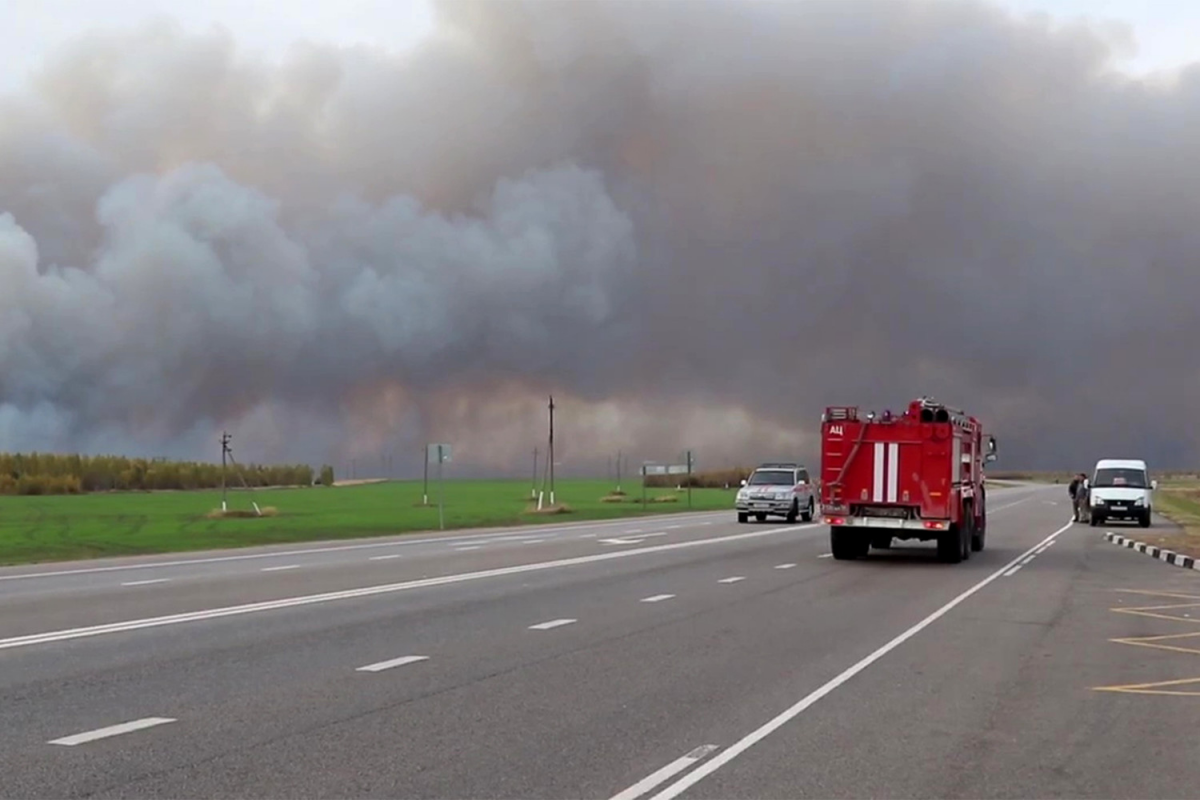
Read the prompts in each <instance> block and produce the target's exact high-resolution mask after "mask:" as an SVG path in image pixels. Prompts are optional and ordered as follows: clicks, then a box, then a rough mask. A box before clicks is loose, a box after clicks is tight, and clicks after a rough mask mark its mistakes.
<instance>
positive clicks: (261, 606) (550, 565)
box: [0, 498, 1070, 650]
mask: <svg viewBox="0 0 1200 800" xmlns="http://www.w3.org/2000/svg"><path fill="white" fill-rule="evenodd" d="M1028 500H1029V498H1026V499H1025V500H1020V501H1017V502H1015V503H1009V504H1008V505H1005V506H1001V507H1000V508H999V509H996V510H997V511H1002V510H1004V509H1006V508H1012V507H1013V506H1017V505H1020V504H1021V503H1024V502H1027V501H1028ZM816 527H819V526H818V524H817V523H815V522H813V523H807V524H803V525H787V526H784V527H782V528H767V529H766V530H762V531H749V532H747V533H734V534H730V535H728V536H714V537H712V538H711V539H693V540H690V541H686V542H674V543H672V544H657V545H651V546H649V547H640V548H638V549H636V550H616V551H611V552H607V553H599V554H596V555H590V556H575V557H573V558H560V559H556V560H554V561H541V562H536V563H533V564H519V565H517V566H513V567H499V568H497V569H487V570H480V571H478V572H463V573H458V574H456V575H444V576H442V577H438V578H422V579H419V580H415V581H404V582H401V583H385V584H377V585H375V586H365V587H361V588H358V589H346V590H343V591H338V592H325V593H323V594H311V595H300V596H297V597H286V598H283V599H281V600H267V601H265V602H259V603H246V604H244V605H238V606H224V607H220V608H209V609H205V610H202V611H189V612H185V613H182V614H171V615H168V616H163V617H146V618H143V619H133V620H126V621H124V622H111V623H107V624H104V625H91V626H88V627H84V628H66V629H63V630H57V631H47V632H45V633H34V634H28V635H25V636H14V637H11V638H8V639H0V650H7V649H9V648H13V647H29V646H31V645H37V644H46V643H48V642H63V641H68V640H70V639H82V638H84V637H89V636H103V635H106V634H110V633H123V632H125V631H133V630H141V629H143V628H156V627H160V626H163V625H179V624H183V623H187V622H198V621H200V620H209V619H219V618H221V617H231V616H236V615H240V614H254V613H258V612H260V611H275V610H278V609H281V608H293V607H296V606H305V605H312V604H315V603H329V602H333V601H336V600H347V599H350V598H358V597H371V596H374V595H379V594H390V593H393V592H403V591H407V590H409V589H424V588H428V587H432V586H445V585H447V584H453V583H463V582H466V581H474V580H483V579H486V578H496V577H502V576H507V575H519V574H521V573H525V572H539V571H541V570H547V569H559V568H562V567H574V566H579V565H582V564H594V563H597V562H600V561H609V560H611V559H616V558H631V557H633V556H641V555H647V554H649V553H665V552H670V551H674V550H685V549H688V548H691V547H708V546H709V545H716V544H726V543H728V542H739V541H744V540H749V539H758V538H763V537H766V536H777V535H779V534H781V533H795V532H797V531H802V530H811V529H813V528H816ZM1067 527H1070V526H1067ZM1064 530H1065V528H1064ZM390 546H395V545H394V543H393V544H392V545H390ZM154 566H163V565H162V564H157V565H154ZM112 569H118V568H117V567H113V568H112ZM92 571H96V572H107V571H110V570H109V569H108V568H102V569H98V570H92ZM18 577H21V576H18Z"/></svg>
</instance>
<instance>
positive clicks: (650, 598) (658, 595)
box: [642, 594, 675, 603]
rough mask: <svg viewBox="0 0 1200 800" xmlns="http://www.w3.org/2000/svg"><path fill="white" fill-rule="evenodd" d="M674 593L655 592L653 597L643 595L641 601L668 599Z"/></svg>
mask: <svg viewBox="0 0 1200 800" xmlns="http://www.w3.org/2000/svg"><path fill="white" fill-rule="evenodd" d="M674 596H675V595H673V594H656V595H654V596H653V597H643V598H642V602H643V603H661V602H662V601H663V600H670V599H671V598H672V597H674Z"/></svg>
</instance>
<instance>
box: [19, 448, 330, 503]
mask: <svg viewBox="0 0 1200 800" xmlns="http://www.w3.org/2000/svg"><path fill="white" fill-rule="evenodd" d="M221 474H222V473H221V465H220V464H213V463H208V462H202V461H167V460H163V459H147V458H128V457H125V456H84V455H63V454H58V453H0V495H46V494H84V493H89V492H138V491H154V490H172V489H173V490H181V491H188V490H195V489H218V488H220V487H221ZM314 477H316V476H315V475H314V470H313V468H312V467H310V466H309V465H307V464H244V465H238V466H233V465H232V464H231V465H229V467H227V469H226V471H225V482H226V485H228V486H229V487H231V488H240V487H241V486H242V481H243V480H244V481H245V484H246V485H247V486H249V487H251V488H254V489H259V488H264V487H269V486H312V485H313V480H314ZM333 480H334V476H333V467H331V466H329V465H325V466H323V467H322V468H321V471H320V475H319V479H318V481H317V482H318V483H319V484H322V485H325V486H332V485H333Z"/></svg>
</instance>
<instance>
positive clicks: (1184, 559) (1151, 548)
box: [1104, 531, 1200, 571]
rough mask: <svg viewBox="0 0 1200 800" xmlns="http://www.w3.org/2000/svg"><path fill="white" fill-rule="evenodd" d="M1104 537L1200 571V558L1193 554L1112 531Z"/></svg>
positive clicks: (1154, 557)
mask: <svg viewBox="0 0 1200 800" xmlns="http://www.w3.org/2000/svg"><path fill="white" fill-rule="evenodd" d="M1104 539H1105V540H1106V541H1109V542H1112V543H1113V544H1115V545H1117V546H1119V547H1125V548H1127V549H1129V550H1136V551H1137V552H1139V553H1142V554H1144V555H1148V556H1150V557H1151V558H1153V559H1155V560H1156V561H1162V562H1164V563H1167V564H1170V565H1171V566H1173V567H1180V568H1182V569H1194V570H1197V571H1200V559H1196V558H1193V557H1192V556H1185V555H1183V554H1182V553H1176V552H1175V551H1174V550H1167V549H1166V548H1163V547H1158V546H1157V545H1152V544H1146V543H1145V542H1139V541H1137V540H1136V539H1130V538H1128V537H1125V536H1121V535H1120V534H1117V533H1113V532H1112V531H1109V532H1108V533H1106V534H1104Z"/></svg>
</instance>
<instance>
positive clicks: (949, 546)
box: [937, 525, 970, 564]
mask: <svg viewBox="0 0 1200 800" xmlns="http://www.w3.org/2000/svg"><path fill="white" fill-rule="evenodd" d="M963 533H964V532H963V529H962V526H960V525H951V526H950V527H949V529H947V530H946V531H944V532H943V533H942V535H941V536H939V537H938V540H937V554H938V560H939V561H943V562H945V563H947V564H957V563H959V562H960V561H962V560H963V553H964V551H967V552H970V547H964V546H963V545H964V543H965V541H966V537H965V536H964V535H963Z"/></svg>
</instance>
